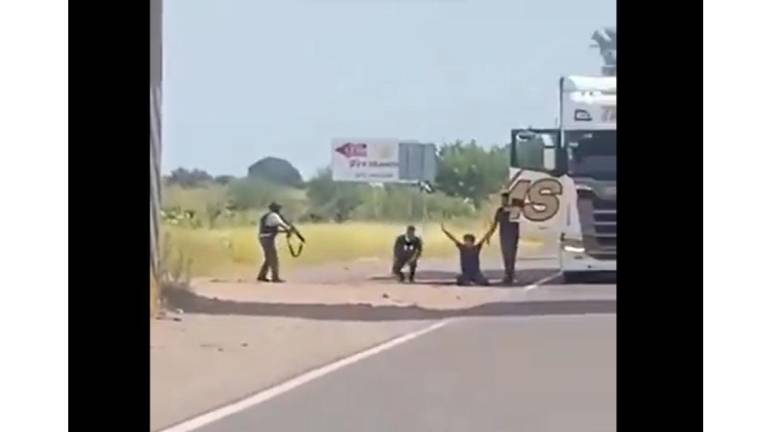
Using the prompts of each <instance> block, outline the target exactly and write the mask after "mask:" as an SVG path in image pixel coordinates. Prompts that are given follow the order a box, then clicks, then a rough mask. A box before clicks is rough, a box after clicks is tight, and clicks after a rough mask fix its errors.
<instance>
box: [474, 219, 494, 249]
mask: <svg viewBox="0 0 768 432" xmlns="http://www.w3.org/2000/svg"><path fill="white" fill-rule="evenodd" d="M496 225H498V223H497V222H494V223H493V224H492V225H491V228H490V229H489V230H488V232H487V233H485V235H484V236H483V238H481V239H480V242H479V243H478V244H479V245H481V247H482V245H483V244H485V243H489V242H490V240H491V236H492V235H493V233H494V232H495V231H496Z"/></svg>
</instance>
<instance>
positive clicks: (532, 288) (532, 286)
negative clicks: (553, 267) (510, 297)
mask: <svg viewBox="0 0 768 432" xmlns="http://www.w3.org/2000/svg"><path fill="white" fill-rule="evenodd" d="M560 274H561V273H560V272H557V273H555V274H553V275H549V276H547V277H545V278H542V279H539V280H537V281H536V282H534V283H532V284H530V285H528V286H526V287H525V291H530V290H534V289H536V288H538V287H539V286H541V285H542V284H545V283H547V282H549V281H551V280H552V279H555V278H556V277H558V276H560Z"/></svg>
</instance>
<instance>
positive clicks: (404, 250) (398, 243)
mask: <svg viewBox="0 0 768 432" xmlns="http://www.w3.org/2000/svg"><path fill="white" fill-rule="evenodd" d="M421 252H422V243H421V239H420V238H418V237H417V236H416V227H414V226H413V225H410V226H408V228H406V230H405V234H401V235H399V236H397V239H395V250H394V259H393V261H394V262H393V264H392V273H393V274H394V275H395V276H396V277H397V280H398V281H400V282H405V275H404V274H403V267H405V266H406V265H408V281H409V282H413V281H414V279H415V277H416V265H417V263H418V260H419V257H420V256H421Z"/></svg>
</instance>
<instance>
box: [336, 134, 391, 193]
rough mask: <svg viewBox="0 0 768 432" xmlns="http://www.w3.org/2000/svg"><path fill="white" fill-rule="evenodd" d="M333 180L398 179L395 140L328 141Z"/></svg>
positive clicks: (352, 139)
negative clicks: (329, 142) (329, 143)
mask: <svg viewBox="0 0 768 432" xmlns="http://www.w3.org/2000/svg"><path fill="white" fill-rule="evenodd" d="M331 153H332V155H331V170H332V171H333V179H334V180H335V181H354V182H371V183H387V182H397V181H399V179H400V171H399V166H400V164H399V162H400V151H399V142H398V140H397V139H391V138H339V139H334V140H332V141H331Z"/></svg>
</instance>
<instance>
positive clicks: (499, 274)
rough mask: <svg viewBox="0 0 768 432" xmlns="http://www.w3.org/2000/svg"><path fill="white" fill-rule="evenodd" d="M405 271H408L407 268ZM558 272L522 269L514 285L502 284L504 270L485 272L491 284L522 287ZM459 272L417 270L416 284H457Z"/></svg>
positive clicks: (380, 278) (387, 278)
mask: <svg viewBox="0 0 768 432" xmlns="http://www.w3.org/2000/svg"><path fill="white" fill-rule="evenodd" d="M404 270H406V271H405V273H407V268H406V269H404ZM555 273H557V270H556V269H540V268H533V269H521V270H518V271H517V272H516V276H515V277H516V279H517V281H516V282H515V283H514V284H513V285H501V284H500V281H501V279H502V278H504V270H499V269H493V270H485V271H483V274H484V275H485V277H486V278H488V280H490V282H491V285H492V286H495V287H502V288H505V287H506V288H521V287H524V286H526V285H529V284H532V283H534V282H536V281H539V280H541V279H543V278H546V277H547V276H551V275H554V274H555ZM457 276H458V273H457V272H455V271H447V270H426V269H425V270H417V271H416V282H415V283H416V284H418V285H455V284H456V277H457ZM368 280H371V281H391V282H395V281H394V279H393V277H392V276H391V275H386V276H372V277H370V278H368Z"/></svg>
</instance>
